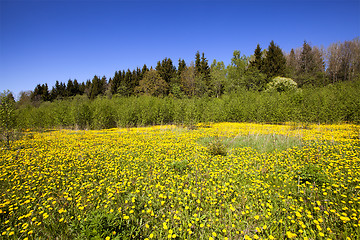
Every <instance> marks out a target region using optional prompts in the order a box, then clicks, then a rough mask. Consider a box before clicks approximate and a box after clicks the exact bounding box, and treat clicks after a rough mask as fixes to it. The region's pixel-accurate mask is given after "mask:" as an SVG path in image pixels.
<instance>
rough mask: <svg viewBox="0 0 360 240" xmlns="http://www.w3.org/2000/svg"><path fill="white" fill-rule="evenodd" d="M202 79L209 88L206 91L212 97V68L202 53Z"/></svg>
mask: <svg viewBox="0 0 360 240" xmlns="http://www.w3.org/2000/svg"><path fill="white" fill-rule="evenodd" d="M200 74H201V75H200V78H201V80H202V81H203V82H204V84H205V86H206V87H207V89H206V91H207V93H208V95H209V96H210V95H212V94H213V92H214V89H213V86H212V82H211V75H210V67H209V64H208V60H207V59H206V58H205V56H204V53H202V56H201V61H200Z"/></svg>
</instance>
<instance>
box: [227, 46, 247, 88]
mask: <svg viewBox="0 0 360 240" xmlns="http://www.w3.org/2000/svg"><path fill="white" fill-rule="evenodd" d="M248 64H249V58H247V57H246V56H245V55H242V56H240V51H238V50H235V51H234V53H233V57H232V58H231V63H230V65H229V66H227V73H228V84H227V85H226V88H225V92H227V93H229V92H236V91H237V90H239V89H240V88H244V87H245V82H244V75H245V71H246V68H247V67H248Z"/></svg>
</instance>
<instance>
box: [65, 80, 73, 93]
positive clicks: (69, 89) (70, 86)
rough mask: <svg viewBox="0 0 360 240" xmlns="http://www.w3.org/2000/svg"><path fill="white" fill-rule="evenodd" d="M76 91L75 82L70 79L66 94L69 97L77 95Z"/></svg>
mask: <svg viewBox="0 0 360 240" xmlns="http://www.w3.org/2000/svg"><path fill="white" fill-rule="evenodd" d="M74 92H75V89H74V84H73V82H72V80H71V79H69V81H68V83H67V85H66V96H67V97H71V96H75V95H73V94H74Z"/></svg>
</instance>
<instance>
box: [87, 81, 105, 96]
mask: <svg viewBox="0 0 360 240" xmlns="http://www.w3.org/2000/svg"><path fill="white" fill-rule="evenodd" d="M105 81H106V78H105ZM103 84H104V77H103V78H102V79H100V78H99V77H98V76H96V75H95V76H94V78H93V80H92V82H91V87H90V96H89V98H90V99H95V98H96V97H97V96H98V95H100V94H103V90H104V89H103V87H104V86H103Z"/></svg>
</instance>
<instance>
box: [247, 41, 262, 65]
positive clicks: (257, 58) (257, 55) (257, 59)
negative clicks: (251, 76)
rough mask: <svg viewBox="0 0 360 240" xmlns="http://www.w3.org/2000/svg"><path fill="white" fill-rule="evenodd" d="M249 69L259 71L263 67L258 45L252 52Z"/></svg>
mask: <svg viewBox="0 0 360 240" xmlns="http://www.w3.org/2000/svg"><path fill="white" fill-rule="evenodd" d="M250 67H254V68H256V69H258V70H259V71H261V69H262V67H263V57H262V52H261V47H260V44H258V45H257V46H256V48H255V51H254V60H253V61H251V62H250Z"/></svg>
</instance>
